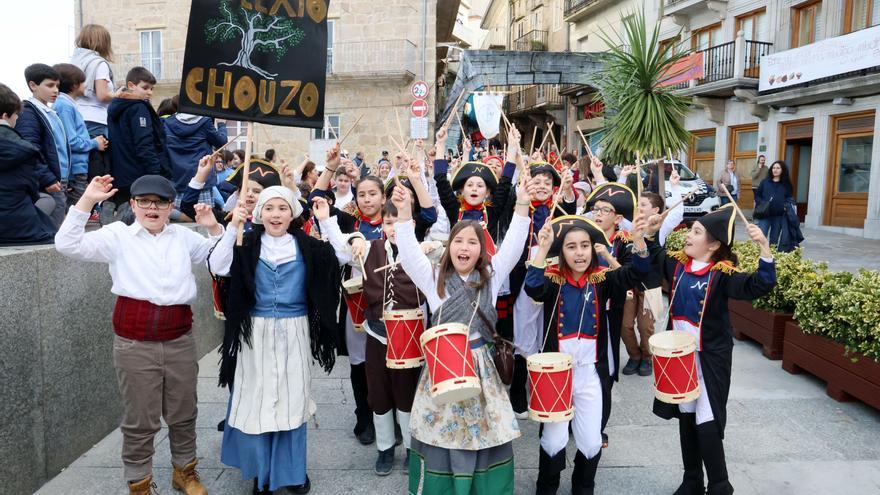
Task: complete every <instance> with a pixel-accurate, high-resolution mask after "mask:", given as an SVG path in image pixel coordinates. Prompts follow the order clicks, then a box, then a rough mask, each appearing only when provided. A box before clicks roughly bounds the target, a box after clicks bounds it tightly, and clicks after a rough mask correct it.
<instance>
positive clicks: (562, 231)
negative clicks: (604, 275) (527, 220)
mask: <svg viewBox="0 0 880 495" xmlns="http://www.w3.org/2000/svg"><path fill="white" fill-rule="evenodd" d="M550 228H551V229H553V244H552V245H551V246H550V252H549V253H548V254H547V256H549V257H552V256H559V254H560V253H561V251H562V240H563V239H565V236H566V234H568V232H569V231H571V230H573V229H582V230H584V231H586V232H587V235H589V236H590V240H591V241H592V242H593V244H604V245H605V246H610V245H611V243H610V242H609V241H608V237H606V236H605V232H603V231H602V229H600V228H599V226H598V225H596V223H595V222H593V221H592V220H590V219H588V218H586V217H582V216H580V215H565V216H561V217H557V218H555V219H553V222H551V223H550Z"/></svg>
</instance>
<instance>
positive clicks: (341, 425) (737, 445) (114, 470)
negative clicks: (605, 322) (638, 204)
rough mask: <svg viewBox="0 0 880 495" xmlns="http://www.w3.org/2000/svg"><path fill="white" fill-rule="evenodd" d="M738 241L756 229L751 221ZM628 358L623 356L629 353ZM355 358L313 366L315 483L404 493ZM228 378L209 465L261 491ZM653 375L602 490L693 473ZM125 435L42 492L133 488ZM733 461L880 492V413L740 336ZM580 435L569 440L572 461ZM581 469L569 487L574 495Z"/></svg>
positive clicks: (208, 368) (852, 259) (755, 481)
mask: <svg viewBox="0 0 880 495" xmlns="http://www.w3.org/2000/svg"><path fill="white" fill-rule="evenodd" d="M739 230H740V232H739V233H738V235H737V238H738V239H743V238H745V235H744V233H743V231H742V228H741V227H740V229H739ZM805 235H806V237H807V240H806V241H805V242H804V244H803V247H804V251H805V256H806V257H808V258H812V259H819V260H827V261H830V262H831V268H832V269H834V270H853V271H854V270H857V269H858V268H860V267H867V268H875V269H876V268H880V241H871V240H866V239H862V238H856V237H851V236H846V235H839V234H832V233H827V232H822V231H815V230H807V231H805ZM625 360H626V356H622V361H624V362H625ZM348 369H349V368H348V362H347V360H346V359H345V358H341V359H340V360H339V361H338V362H337V364H336V367H335V369H334V370H333V372H332V373H331V374H330V375H327V374H325V373H323V372H322V371H320V370H319V369H318V368H317V367H315V368H313V371H312V390H313V396H314V398H315V400H316V402H317V403H318V411H317V414H316V415H315V417H314V418H313V419H312V420H311V421H310V422H309V433H308V446H309V453H308V454H309V460H308V464H309V475H310V478H311V480H312V492H311V493H313V494H316V495H325V494H326V495H331V494H345V495H351V494H361V493H370V494H373V493H375V494H403V493H406V490H407V477H406V472H405V471H404V470H403V466H402V462H403V452H402V449H398V452H397V458H396V470H395V472H393V473H392V474H391V475H390V476H387V477H384V478H383V477H378V476H376V475H375V474H374V473H373V464H374V462H375V458H376V451H375V447H374V446H368V447H365V446H362V445H360V444H359V443H358V442H357V441H356V440H355V438H354V436H353V435H352V433H351V428H352V426H353V425H354V402H353V398H352V394H351V387H350V384H349V381H348ZM216 384H217V355H216V353H211V354H209V355H207V356H205V357H204V358H203V359H202V360H201V363H200V373H199V387H198V392H199V418H198V424H197V426H198V428H199V429H198V448H199V457H200V464H199V471H200V472H201V474H202V478H203V481H204V482H205V484H206V486H207V488H208V490H209V492H210V493H211V494H212V495H222V494H249V493H250V490H251V481H250V480H247V481H242V480H241V476H240V474H239V472H238V471H237V470H236V469H230V468H226V467H224V466H223V465H222V464H221V463H220V460H219V458H220V444H221V438H222V434H221V433H220V432H218V431H217V430H216V425H217V422H219V421H220V420H221V419H223V417H224V414H225V412H226V400H227V392H226V390H225V389H219V388H217V387H216ZM652 394H653V391H652V387H651V378H642V377H638V376H630V377H624V376H622V377H621V381H620V383H618V384H617V385H616V386H615V387H614V391H613V399H612V400H613V408H612V414H611V420H610V422H609V425H608V428H607V433H608V435H609V437H610V446H609V447H608V448H607V449H606V450H605V451H604V452H603V455H602V460H601V463H600V465H599V472H598V475H597V493H602V494H670V493H672V492H673V491H674V490H675V488H676V487H677V486H678V483H679V481H680V477H681V469H682V468H681V457H680V451H679V446H678V427H677V424H676V423H675V422H674V421H669V422H667V421H663V420H661V419H659V418H657V417H655V416H654V415H653V414H652V413H651V401H652ZM520 427H521V429H522V432H523V436H522V437H521V438H520V439H518V440H517V441H515V442H514V450H515V463H516V493H517V494H528V493H533V492H534V482H535V478H536V476H537V467H538V440H537V434H538V427H537V424H536V423H534V422H531V421H527V420H524V421H520ZM121 443H122V435H121V433H120V432H119V430H118V429H117V430H115V431H113V432H112V433H111V434H110V435H108V436H107V437H106V438H104V439H103V440H102V441H101V442H100V443H98V444H97V445H96V446H95V447H94V448H92V449H91V450H90V451H88V452H87V453H85V454H84V455H83V456H82V457H80V458H79V459H78V460H76V461H75V462H74V463H73V464H71V465H70V466H69V467H68V468H67V469H66V470H65V471H63V472H62V473H61V474H59V475H58V476H56V477H55V478H54V479H52V480H51V481H50V482H48V483H47V484H46V485H45V486H43V487H42V488H41V489H40V490H39V491H38V492H37V493H39V494H40V495H77V494H116V493H119V494H122V493H127V491H126V490H125V485H124V483H123V481H122V462H121V460H120V451H121ZM725 448H726V451H727V460H728V468H729V471H730V477H731V482H732V483H733V486H734V487H735V489H736V493H738V494H744V495H750V494H755V495H786V494H798V495H809V494H817V495H818V494H823V495H833V494H840V495H862V494H865V495H867V494H880V412H878V411H875V410H873V409H871V408H869V407H867V406H865V405H863V404H862V403H860V402H852V403H838V402H835V401H834V400H832V399H830V398H829V397H827V396H826V395H825V384H824V383H823V382H821V381H820V380H817V379H815V378H813V377H811V376H808V375H790V374H789V373H787V372H785V371H783V370H782V368H781V367H780V361H769V360H767V359H766V358H764V357H763V356H762V355H761V352H760V348H759V347H758V345H756V344H755V343H753V342H737V345H736V346H735V348H734V357H733V383H732V386H731V391H730V401H729V403H728V426H727V432H726V439H725ZM573 453H574V442H573V441H572V442H570V445H569V456H568V459H569V466H571V462H572V459H573ZM570 474H571V470H570V469H568V470H566V471H565V472H564V475H563V476H564V477H563V485H562V487H561V489H560V491H559V493H560V494H565V493H570V491H569V490H570V485H569V479H568V477H570ZM155 475H156V481H157V483H158V485H159V489H160V491H161V493H163V494H170V493H177V492H174V491H172V489H171V487H170V485H171V481H170V480H171V464H170V454H169V452H168V438H167V430H165V429H163V431H162V432H161V433H160V434H159V435H158V436H157V438H156V456H155Z"/></svg>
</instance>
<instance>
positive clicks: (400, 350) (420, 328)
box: [383, 309, 425, 369]
mask: <svg viewBox="0 0 880 495" xmlns="http://www.w3.org/2000/svg"><path fill="white" fill-rule="evenodd" d="M383 317H384V320H385V332H386V335H387V342H388V346H387V351H386V353H385V366H387V367H388V368H391V369H405V368H418V367H419V366H421V365H422V363H423V362H424V361H425V358H424V357H423V356H422V347H421V345H420V343H419V338H421V336H422V333H423V332H424V331H425V314H424V313H423V312H422V310H421V309H405V310H392V311H386V312H385V313H384V314H383Z"/></svg>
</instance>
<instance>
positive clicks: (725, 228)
mask: <svg viewBox="0 0 880 495" xmlns="http://www.w3.org/2000/svg"><path fill="white" fill-rule="evenodd" d="M698 221H699V222H700V223H701V224H702V225H703V227H705V228H706V231H707V232H709V233H710V234H712V237H714V238H715V240H717V241H720V242H721V243H722V244H726V245H728V246H730V245H732V244H733V232H734V224H735V223H736V208H734V207H733V204H732V203H728V204H726V205H724V206H722V207H721V208H718V209H717V210H715V211H713V212H712V213H709V214H708V215H705V216H703V217H701V218H700V219H699V220H698Z"/></svg>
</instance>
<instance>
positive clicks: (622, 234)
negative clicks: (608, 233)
mask: <svg viewBox="0 0 880 495" xmlns="http://www.w3.org/2000/svg"><path fill="white" fill-rule="evenodd" d="M614 239H620V240H621V241H623V242H632V240H633V237H632V233H630V232H629V231H628V230H618V231H617V234H616V235H615V236H614Z"/></svg>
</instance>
